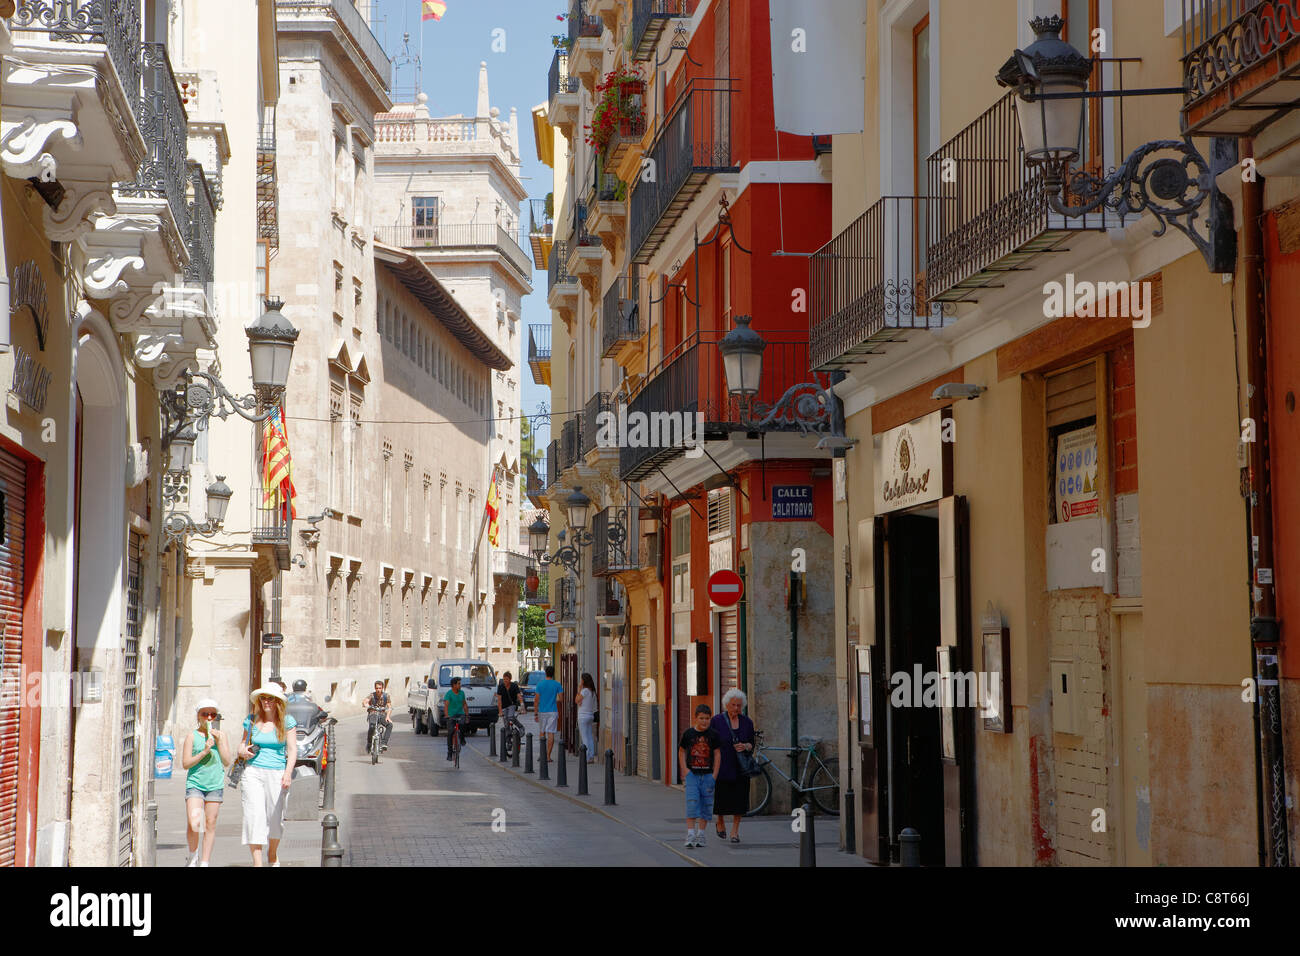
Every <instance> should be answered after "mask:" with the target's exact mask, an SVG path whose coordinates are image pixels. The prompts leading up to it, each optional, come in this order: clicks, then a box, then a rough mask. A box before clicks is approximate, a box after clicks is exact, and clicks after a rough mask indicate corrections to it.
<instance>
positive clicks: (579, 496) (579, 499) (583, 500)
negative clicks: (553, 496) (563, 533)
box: [565, 485, 591, 535]
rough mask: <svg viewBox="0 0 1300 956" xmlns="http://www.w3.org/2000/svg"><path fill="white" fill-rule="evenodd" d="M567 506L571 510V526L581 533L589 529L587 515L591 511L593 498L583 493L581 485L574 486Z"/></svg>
mask: <svg viewBox="0 0 1300 956" xmlns="http://www.w3.org/2000/svg"><path fill="white" fill-rule="evenodd" d="M565 506H566V507H567V508H568V511H569V528H570V529H572V530H573V531H574V532H575V533H577V534H579V535H581V534H582V533H583V532H585V531H586V530H587V515H588V513H589V512H590V511H591V499H590V498H588V497H587V496H586V495H584V494H583V493H582V486H581V485H575V486H574V488H573V493H572V494H570V495H569V497H568V499H567V500H566V501H565Z"/></svg>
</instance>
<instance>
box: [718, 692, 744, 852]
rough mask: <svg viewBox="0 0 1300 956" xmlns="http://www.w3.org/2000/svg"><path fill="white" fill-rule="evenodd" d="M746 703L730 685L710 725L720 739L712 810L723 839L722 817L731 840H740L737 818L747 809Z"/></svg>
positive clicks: (724, 833)
mask: <svg viewBox="0 0 1300 956" xmlns="http://www.w3.org/2000/svg"><path fill="white" fill-rule="evenodd" d="M746 703H748V700H747V699H746V698H745V694H744V692H743V691H741V690H740V689H739V688H736V687H733V688H732V689H731V690H729V691H727V692H726V693H725V694H723V695H722V713H720V714H718V715H717V716H716V717H714V718H713V722H712V723H711V724H710V726H711V727H712V728H713V729H714V731H716V732H717V734H718V738H719V739H720V740H721V741H722V764H721V767H720V768H719V770H718V787H717V792H716V793H715V794H714V796H713V812H714V813H715V814H717V816H718V819H717V827H716V831H715V832H716V833H717V834H718V836H719V838H721V839H724V840H725V839H726V837H727V829H726V826H727V825H726V821H725V820H724V819H723V817H724V816H730V817H731V842H732V843H739V842H740V818H741V817H743V816H744V815H745V814H746V813H748V812H749V777H748V776H747V775H746V774H745V773H744V771H743V768H742V766H741V764H742V763H743V762H745V761H747V760H752V759H753V757H752V754H753V753H754V722H753V721H752V720H750V719H749V718H748V717H746V716H745V715H744V714H742V713H741V710H743V709H744V707H745V704H746Z"/></svg>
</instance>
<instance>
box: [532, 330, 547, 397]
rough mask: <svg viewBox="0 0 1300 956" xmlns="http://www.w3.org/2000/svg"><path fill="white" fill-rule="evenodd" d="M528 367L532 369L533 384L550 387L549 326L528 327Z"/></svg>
mask: <svg viewBox="0 0 1300 956" xmlns="http://www.w3.org/2000/svg"><path fill="white" fill-rule="evenodd" d="M528 367H529V368H530V369H532V372H533V381H534V382H536V383H537V384H538V385H545V386H546V387H547V388H550V387H551V327H550V325H530V326H528Z"/></svg>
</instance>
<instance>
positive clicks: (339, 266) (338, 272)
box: [334, 262, 343, 313]
mask: <svg viewBox="0 0 1300 956" xmlns="http://www.w3.org/2000/svg"><path fill="white" fill-rule="evenodd" d="M334 311H335V313H342V312H343V263H341V262H335V263H334Z"/></svg>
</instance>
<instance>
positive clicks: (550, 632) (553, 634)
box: [546, 625, 560, 644]
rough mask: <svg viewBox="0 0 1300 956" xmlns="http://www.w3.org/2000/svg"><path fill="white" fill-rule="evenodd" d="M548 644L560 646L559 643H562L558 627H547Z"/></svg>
mask: <svg viewBox="0 0 1300 956" xmlns="http://www.w3.org/2000/svg"><path fill="white" fill-rule="evenodd" d="M546 643H547V644H558V643H560V629H559V628H558V627H554V626H552V625H547V627H546Z"/></svg>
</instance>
